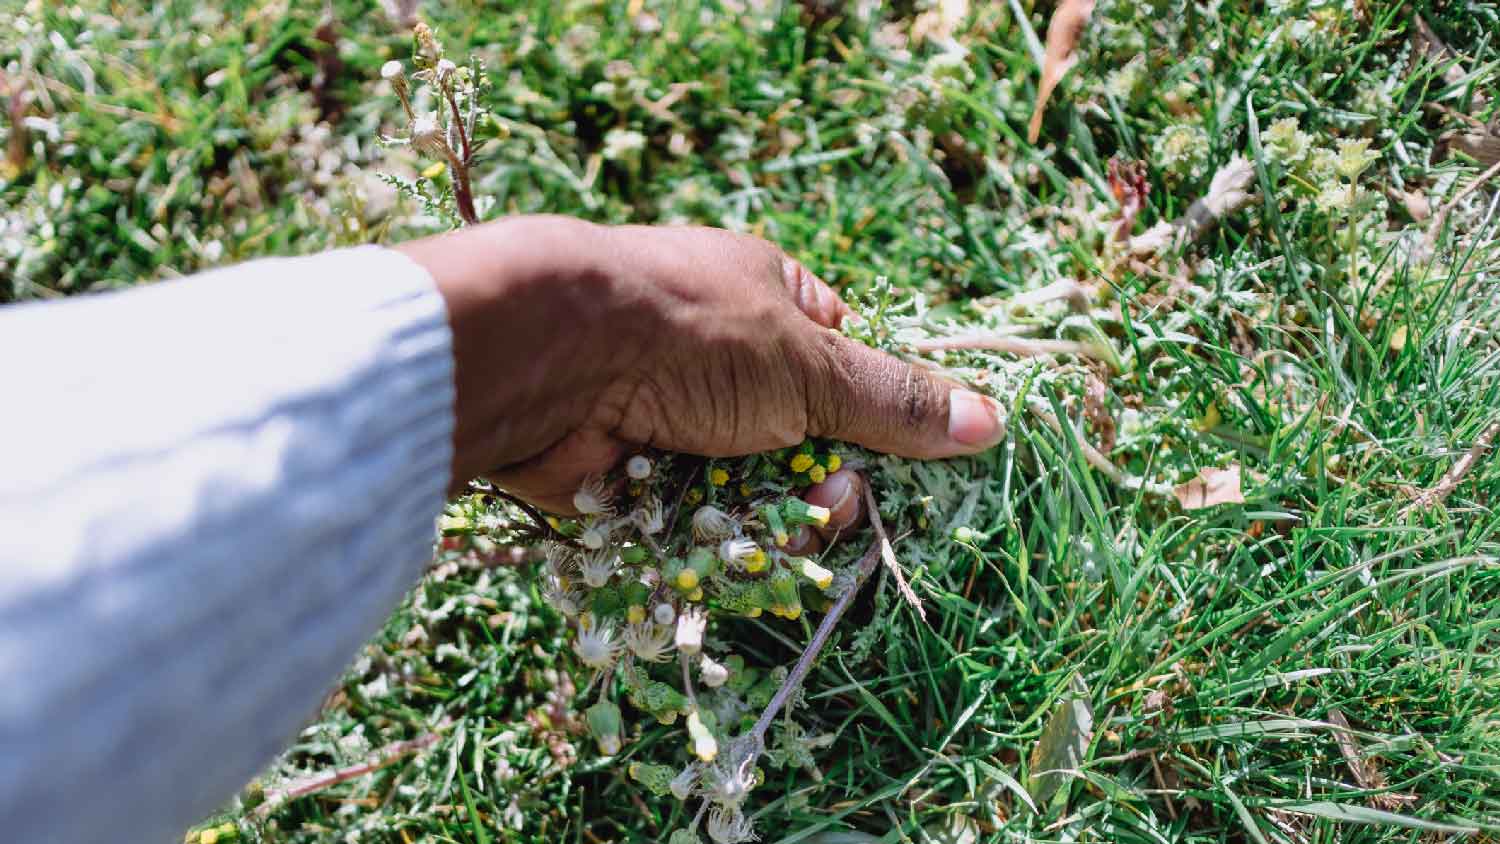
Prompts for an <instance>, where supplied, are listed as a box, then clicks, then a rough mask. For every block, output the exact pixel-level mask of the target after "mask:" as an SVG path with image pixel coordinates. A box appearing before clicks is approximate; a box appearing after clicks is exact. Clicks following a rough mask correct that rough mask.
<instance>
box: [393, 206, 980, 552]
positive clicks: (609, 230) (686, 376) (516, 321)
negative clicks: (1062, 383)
mask: <svg viewBox="0 0 1500 844" xmlns="http://www.w3.org/2000/svg"><path fill="white" fill-rule="evenodd" d="M399 248H400V250H401V251H403V252H405V253H406V254H407V255H409V256H410V257H411V258H412V259H413V260H415V261H416V262H417V263H419V264H421V265H422V266H424V267H425V268H426V269H427V270H428V271H429V272H430V273H431V274H432V276H433V278H434V280H435V281H436V282H437V285H438V289H439V290H440V291H441V292H442V294H443V297H444V299H445V301H446V303H447V305H448V312H449V322H450V324H451V326H452V328H453V336H454V340H453V343H454V357H455V365H456V373H455V382H456V385H457V400H456V409H455V417H456V421H455V430H454V460H453V478H454V484H455V487H457V486H459V485H461V484H462V483H463V482H464V481H465V480H467V479H468V478H471V477H475V476H478V475H484V476H486V477H488V478H490V479H491V480H493V481H494V482H495V483H497V484H498V485H499V486H501V487H502V488H504V489H507V490H508V491H510V492H512V493H514V494H516V495H518V496H520V497H522V498H524V499H526V500H528V501H530V502H532V503H534V504H536V505H538V506H540V507H542V508H543V509H546V510H549V511H552V512H556V513H570V512H572V503H571V498H572V494H573V491H574V490H576V489H577V488H578V485H579V482H580V481H581V480H582V479H583V478H584V477H585V476H586V475H588V474H591V473H601V472H605V471H608V470H609V469H610V468H611V467H613V466H614V465H615V464H617V463H618V462H619V461H620V460H621V459H623V458H624V457H625V456H627V455H628V454H630V453H632V452H633V451H635V450H637V449H640V448H642V447H647V446H649V447H654V448H661V449H666V450H670V451H678V452H686V453H691V454H699V455H705V456H711V457H727V456H736V455H742V454H749V453H752V452H757V451H764V450H767V449H774V448H780V447H783V446H789V445H795V444H797V443H799V442H801V441H802V440H803V439H804V438H805V437H809V436H814V437H832V438H836V439H841V440H846V441H849V442H854V443H858V444H860V445H863V446H866V447H868V448H871V449H873V450H876V451H882V452H888V453H892V454H898V455H902V456H906V457H918V458H937V457H948V456H954V455H960V454H970V453H975V452H978V451H982V450H984V449H986V448H988V447H990V446H992V445H994V444H995V443H997V442H998V441H1000V440H1001V439H1002V438H1003V437H1004V434H1005V430H1004V425H1003V423H1002V422H1001V418H1002V417H1001V413H1000V409H999V407H998V405H996V404H995V403H994V401H993V400H991V399H988V398H982V397H980V396H978V395H977V394H975V393H972V392H968V391H966V390H962V389H959V388H958V387H957V386H956V385H954V384H951V383H949V382H947V381H944V380H942V379H940V378H938V377H936V376H934V375H933V374H931V373H929V372H927V371H925V370H922V369H919V368H916V367H913V366H911V365H909V364H907V363H905V362H903V361H900V360H897V359H896V358H893V357H891V356H888V355H886V354H884V353H882V352H879V351H875V350H873V349H870V348H869V347H867V346H864V345H863V344H861V343H858V342H856V341H853V340H850V339H848V338H847V337H844V336H843V335H842V334H839V333H838V332H837V330H836V329H837V327H838V325H839V324H840V322H841V321H842V320H843V319H845V318H846V317H848V316H849V315H850V314H849V311H848V309H847V307H846V306H845V305H844V304H843V303H842V302H841V301H840V300H839V298H838V296H837V294H835V293H834V292H833V290H831V289H830V288H829V287H828V285H826V284H824V283H823V282H822V281H821V280H819V279H818V278H817V277H816V276H814V275H813V274H812V273H810V272H808V271H807V270H806V269H805V268H804V267H802V266H801V265H800V264H798V263H797V262H796V261H793V260H792V259H790V258H788V257H786V256H785V255H784V254H783V253H782V252H781V251H780V250H779V249H777V248H776V247H774V246H772V245H771V244H770V243H767V242H766V241H764V240H761V239H759V238H755V237H751V236H748V235H739V234H734V233H731V232H727V231H723V230H720V229H711V228H700V227H649V226H619V227H606V226H598V225H594V224H591V223H585V222H582V221H578V220H573V219H569V218H565V217H517V218H511V219H507V220H502V221H499V222H495V223H489V224H486V225H482V226H475V227H471V228H467V229H463V230H461V231H458V232H454V233H451V234H447V235H442V236H438V237H432V238H426V239H423V240H418V241H412V242H410V243H407V244H404V245H402V246H401V247H399ZM854 478H856V476H854V475H853V474H852V473H848V472H838V473H835V474H834V475H833V476H832V477H830V478H829V479H827V480H826V481H825V482H824V483H823V484H821V485H819V487H815V488H813V489H811V490H809V491H808V493H807V497H808V498H809V500H812V501H813V502H814V503H818V504H823V505H824V506H830V507H834V509H835V516H834V520H833V522H832V523H831V525H830V529H831V530H837V529H839V528H845V527H848V526H850V525H852V524H854V523H855V522H856V521H857V520H858V519H859V518H860V513H859V510H860V507H859V501H860V498H861V496H860V494H859V492H858V489H857V484H856V482H855V481H853V480H851V479H854ZM818 539H819V538H818V537H816V536H814V535H812V534H809V533H807V532H805V531H804V532H803V534H801V535H800V536H799V537H798V539H797V540H796V542H798V543H802V545H801V547H802V548H805V549H806V548H811V547H813V546H814V545H815V544H816V543H817V542H818Z"/></svg>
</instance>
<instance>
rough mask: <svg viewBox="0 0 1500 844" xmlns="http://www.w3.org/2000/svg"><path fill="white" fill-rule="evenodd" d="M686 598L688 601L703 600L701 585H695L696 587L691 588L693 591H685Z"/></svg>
mask: <svg viewBox="0 0 1500 844" xmlns="http://www.w3.org/2000/svg"><path fill="white" fill-rule="evenodd" d="M687 599H688V600H689V601H701V600H703V587H702V586H699V587H696V588H694V589H693V591H691V592H689V593H687Z"/></svg>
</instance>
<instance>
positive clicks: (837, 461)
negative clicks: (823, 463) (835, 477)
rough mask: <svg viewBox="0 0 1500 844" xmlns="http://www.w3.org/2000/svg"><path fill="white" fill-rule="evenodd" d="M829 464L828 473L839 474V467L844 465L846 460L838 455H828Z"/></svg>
mask: <svg viewBox="0 0 1500 844" xmlns="http://www.w3.org/2000/svg"><path fill="white" fill-rule="evenodd" d="M827 463H828V471H830V472H837V471H838V470H839V467H840V466H842V465H844V458H842V457H840V456H838V455H837V454H830V455H828V460H827Z"/></svg>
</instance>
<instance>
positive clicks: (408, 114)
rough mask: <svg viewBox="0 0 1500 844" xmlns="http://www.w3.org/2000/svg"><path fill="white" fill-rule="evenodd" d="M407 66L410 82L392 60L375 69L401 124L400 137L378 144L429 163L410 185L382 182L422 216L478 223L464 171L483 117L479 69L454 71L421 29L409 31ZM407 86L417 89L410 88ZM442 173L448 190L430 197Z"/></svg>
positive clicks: (476, 66)
mask: <svg viewBox="0 0 1500 844" xmlns="http://www.w3.org/2000/svg"><path fill="white" fill-rule="evenodd" d="M412 64H413V65H414V66H415V67H416V70H415V71H414V72H413V73H411V74H410V76H408V75H407V72H406V66H405V65H404V64H402V62H400V61H398V60H395V59H392V60H391V61H388V62H386V63H385V64H384V65H383V66H382V67H381V68H380V76H381V78H382V79H384V80H385V81H386V82H388V83H390V85H391V88H392V89H393V90H394V91H395V94H396V98H397V99H398V100H400V101H401V109H402V111H403V112H404V114H405V118H406V134H405V136H404V137H387V138H382V139H381V140H382V141H383V142H384V143H386V144H387V145H390V146H409V147H411V148H412V150H414V151H415V152H417V153H418V154H419V155H421V156H422V157H423V158H425V159H430V161H431V163H430V164H429V166H427V167H426V168H425V169H423V170H422V171H421V173H420V175H419V177H418V178H417V179H415V180H408V179H402V178H400V177H397V176H390V175H387V176H383V178H384V179H385V180H386V181H387V182H388V183H389V184H390V185H392V186H393V187H395V188H396V190H397V191H398V192H399V193H401V194H403V195H405V196H409V197H411V198H413V199H415V200H417V201H418V202H420V203H421V204H422V206H423V207H424V208H425V209H426V210H427V211H428V213H431V214H433V215H435V216H439V217H445V218H448V219H453V216H454V209H456V211H457V220H458V222H460V223H462V224H463V225H472V224H474V223H477V222H479V213H478V211H477V210H476V209H475V205H474V190H473V187H472V185H471V181H470V176H469V171H470V168H471V167H472V166H473V163H474V152H475V150H476V149H477V146H478V141H477V139H476V138H475V130H476V129H477V128H478V125H479V121H480V118H481V117H483V115H484V111H483V109H482V108H481V105H480V103H481V101H482V99H483V97H482V93H483V91H484V88H485V87H486V85H487V80H486V78H485V76H484V72H483V68H482V67H481V65H480V64H479V62H478V61H477V60H470V62H469V64H468V65H466V66H464V67H460V66H458V65H457V64H455V63H454V62H453V61H451V60H450V59H448V58H445V57H444V55H443V47H442V44H440V43H438V40H437V37H436V36H434V35H433V33H432V29H431V28H430V27H428V26H427V24H425V23H418V24H417V25H416V27H415V28H414V29H413V30H412ZM413 82H416V83H420V84H421V88H420V89H416V88H414V87H413ZM444 172H447V173H448V174H449V176H450V183H451V188H450V189H449V190H447V191H444V192H443V193H440V194H435V193H434V192H433V190H432V188H433V185H434V184H435V182H433V180H434V179H436V178H437V177H438V176H440V175H442V174H443V173H444ZM450 196H451V201H452V206H451V209H450V206H449V205H448V203H447V200H448V199H449V197H450Z"/></svg>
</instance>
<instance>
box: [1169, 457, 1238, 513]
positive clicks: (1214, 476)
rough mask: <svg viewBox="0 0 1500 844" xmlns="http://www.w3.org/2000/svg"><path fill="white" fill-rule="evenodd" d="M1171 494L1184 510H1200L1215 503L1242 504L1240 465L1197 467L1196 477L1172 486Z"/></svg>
mask: <svg viewBox="0 0 1500 844" xmlns="http://www.w3.org/2000/svg"><path fill="white" fill-rule="evenodd" d="M1172 494H1173V495H1174V496H1176V497H1177V503H1178V504H1181V505H1182V509H1184V510H1202V509H1203V508H1205V507H1212V506H1214V505H1215V504H1244V503H1245V494H1244V493H1243V492H1241V491H1240V465H1239V464H1238V463H1236V464H1234V465H1232V466H1230V467H1229V468H1228V469H1207V468H1205V469H1199V470H1198V477H1196V478H1193V479H1192V480H1190V481H1188V482H1187V483H1185V484H1178V485H1177V486H1175V487H1172Z"/></svg>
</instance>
